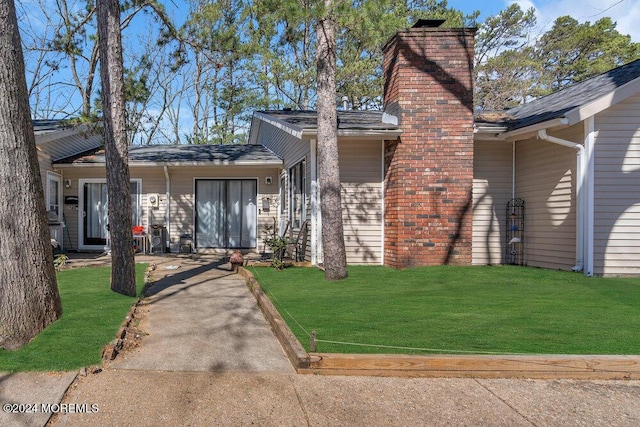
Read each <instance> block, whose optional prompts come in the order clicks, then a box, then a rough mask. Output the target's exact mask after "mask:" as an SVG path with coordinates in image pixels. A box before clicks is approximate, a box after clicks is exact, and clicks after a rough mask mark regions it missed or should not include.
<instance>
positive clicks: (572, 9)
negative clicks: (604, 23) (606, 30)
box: [448, 0, 640, 42]
mask: <svg viewBox="0 0 640 427" xmlns="http://www.w3.org/2000/svg"><path fill="white" fill-rule="evenodd" d="M511 3H518V4H520V6H521V7H522V8H523V9H528V8H530V7H533V8H535V10H536V17H537V18H538V32H539V33H543V32H544V31H547V30H549V29H550V28H551V26H552V25H553V21H555V19H556V18H558V17H559V16H563V15H569V16H572V17H573V18H575V19H577V20H578V21H580V22H584V21H589V22H595V21H597V20H598V19H600V18H602V17H605V16H609V17H611V18H612V19H613V20H614V21H616V22H617V23H618V27H617V28H618V31H620V32H621V33H623V34H629V35H630V36H631V39H632V40H633V41H634V42H640V25H638V22H640V0H476V1H474V0H449V1H448V4H449V6H451V7H455V8H456V9H460V10H462V11H465V12H472V11H474V10H480V12H481V15H480V20H481V21H483V20H484V19H485V18H486V17H488V16H491V15H495V14H497V13H498V12H500V11H501V10H503V9H504V8H506V7H507V6H508V5H509V4H511Z"/></svg>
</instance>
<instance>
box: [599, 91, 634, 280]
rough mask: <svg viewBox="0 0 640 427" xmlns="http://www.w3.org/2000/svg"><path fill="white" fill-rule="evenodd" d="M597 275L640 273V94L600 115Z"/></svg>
mask: <svg viewBox="0 0 640 427" xmlns="http://www.w3.org/2000/svg"><path fill="white" fill-rule="evenodd" d="M594 125H595V137H596V143H595V185H594V230H593V231H594V254H593V262H594V270H593V272H594V274H602V275H640V96H634V97H632V98H629V99H627V100H625V101H624V102H621V103H620V104H618V105H616V106H614V107H611V108H609V109H608V110H606V111H604V112H602V113H600V114H598V115H596V117H595V123H594Z"/></svg>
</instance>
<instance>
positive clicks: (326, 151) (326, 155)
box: [316, 0, 347, 280]
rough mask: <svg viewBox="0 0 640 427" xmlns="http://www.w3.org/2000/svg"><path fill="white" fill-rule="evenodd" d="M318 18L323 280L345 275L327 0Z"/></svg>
mask: <svg viewBox="0 0 640 427" xmlns="http://www.w3.org/2000/svg"><path fill="white" fill-rule="evenodd" d="M324 5H325V8H326V10H325V13H324V15H323V17H321V18H320V19H319V20H318V27H317V33H318V46H317V50H318V51H317V58H316V59H317V67H318V177H319V182H320V210H321V212H322V247H323V253H324V261H323V262H324V268H325V279H327V280H340V279H344V278H345V277H347V255H346V251H345V247H344V231H343V226H342V203H341V200H340V168H339V164H338V119H337V111H336V102H335V99H336V39H335V20H334V17H333V15H332V12H331V6H332V5H331V0H325V2H324Z"/></svg>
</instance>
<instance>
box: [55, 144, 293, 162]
mask: <svg viewBox="0 0 640 427" xmlns="http://www.w3.org/2000/svg"><path fill="white" fill-rule="evenodd" d="M104 163H105V156H104V149H100V150H96V151H93V152H91V153H85V154H83V155H81V156H77V157H73V158H68V159H63V160H61V161H59V162H56V164H74V165H80V164H84V165H90V164H104ZM129 163H143V164H144V163H149V164H157V163H162V164H165V163H166V164H196V163H213V164H227V163H229V164H238V163H240V164H242V163H247V164H249V163H251V164H258V163H265V164H281V163H282V160H281V159H280V158H279V157H278V156H276V155H275V154H274V153H273V152H272V151H270V150H269V149H267V148H266V147H264V146H262V145H211V144H204V145H141V146H131V147H129Z"/></svg>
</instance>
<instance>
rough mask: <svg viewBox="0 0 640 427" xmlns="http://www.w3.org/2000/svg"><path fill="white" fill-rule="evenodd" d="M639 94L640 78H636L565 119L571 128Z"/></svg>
mask: <svg viewBox="0 0 640 427" xmlns="http://www.w3.org/2000/svg"><path fill="white" fill-rule="evenodd" d="M638 93H640V78H635V79H633V80H631V81H629V82H627V83H625V84H623V85H622V86H620V87H617V88H615V89H614V90H612V91H611V92H609V93H608V94H606V95H604V96H601V97H600V98H598V99H596V100H594V101H592V102H590V103H588V104H585V105H581V106H580V107H577V108H574V109H573V110H570V111H568V112H567V113H565V117H566V118H567V120H568V124H569V126H572V125H575V124H576V123H579V122H581V121H583V120H585V119H587V118H589V117H592V116H595V115H596V114H598V113H600V112H602V111H604V110H606V109H607V108H610V107H612V106H614V105H616V104H618V103H620V102H622V101H624V100H625V99H627V98H630V97H632V96H634V95H637V94H638Z"/></svg>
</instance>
